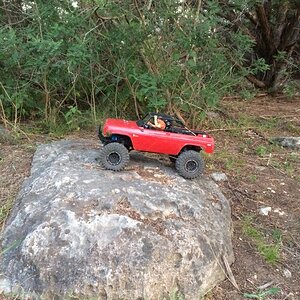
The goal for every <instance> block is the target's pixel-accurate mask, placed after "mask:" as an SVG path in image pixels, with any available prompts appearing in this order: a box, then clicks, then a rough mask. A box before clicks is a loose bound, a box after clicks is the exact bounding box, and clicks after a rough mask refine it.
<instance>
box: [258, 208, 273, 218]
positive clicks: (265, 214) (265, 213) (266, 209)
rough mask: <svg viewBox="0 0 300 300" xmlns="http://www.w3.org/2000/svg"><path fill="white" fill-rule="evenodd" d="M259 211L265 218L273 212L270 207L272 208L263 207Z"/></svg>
mask: <svg viewBox="0 0 300 300" xmlns="http://www.w3.org/2000/svg"><path fill="white" fill-rule="evenodd" d="M258 211H259V214H261V215H263V216H267V215H268V214H269V212H271V211H272V207H270V206H267V207H261V208H260V209H259V210H258Z"/></svg>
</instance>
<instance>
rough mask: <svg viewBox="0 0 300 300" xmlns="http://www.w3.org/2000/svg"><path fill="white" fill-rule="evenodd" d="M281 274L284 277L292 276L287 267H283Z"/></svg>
mask: <svg viewBox="0 0 300 300" xmlns="http://www.w3.org/2000/svg"><path fill="white" fill-rule="evenodd" d="M283 275H284V277H286V278H291V277H292V273H291V271H290V270H289V269H284V271H283Z"/></svg>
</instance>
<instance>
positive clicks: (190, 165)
mask: <svg viewBox="0 0 300 300" xmlns="http://www.w3.org/2000/svg"><path fill="white" fill-rule="evenodd" d="M198 166H199V164H198V162H197V161H195V160H188V161H187V162H186V163H185V169H186V171H188V172H195V171H197V169H198Z"/></svg>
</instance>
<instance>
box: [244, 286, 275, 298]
mask: <svg viewBox="0 0 300 300" xmlns="http://www.w3.org/2000/svg"><path fill="white" fill-rule="evenodd" d="M279 292H280V289H279V288H270V289H267V290H265V291H258V292H257V293H251V294H250V293H244V295H243V297H244V298H247V299H259V300H264V299H266V298H267V297H268V296H271V295H275V294H277V293H279Z"/></svg>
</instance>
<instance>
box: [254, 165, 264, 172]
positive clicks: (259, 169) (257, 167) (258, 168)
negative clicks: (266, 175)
mask: <svg viewBox="0 0 300 300" xmlns="http://www.w3.org/2000/svg"><path fill="white" fill-rule="evenodd" d="M255 169H257V170H258V171H264V170H265V169H266V167H263V166H255Z"/></svg>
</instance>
